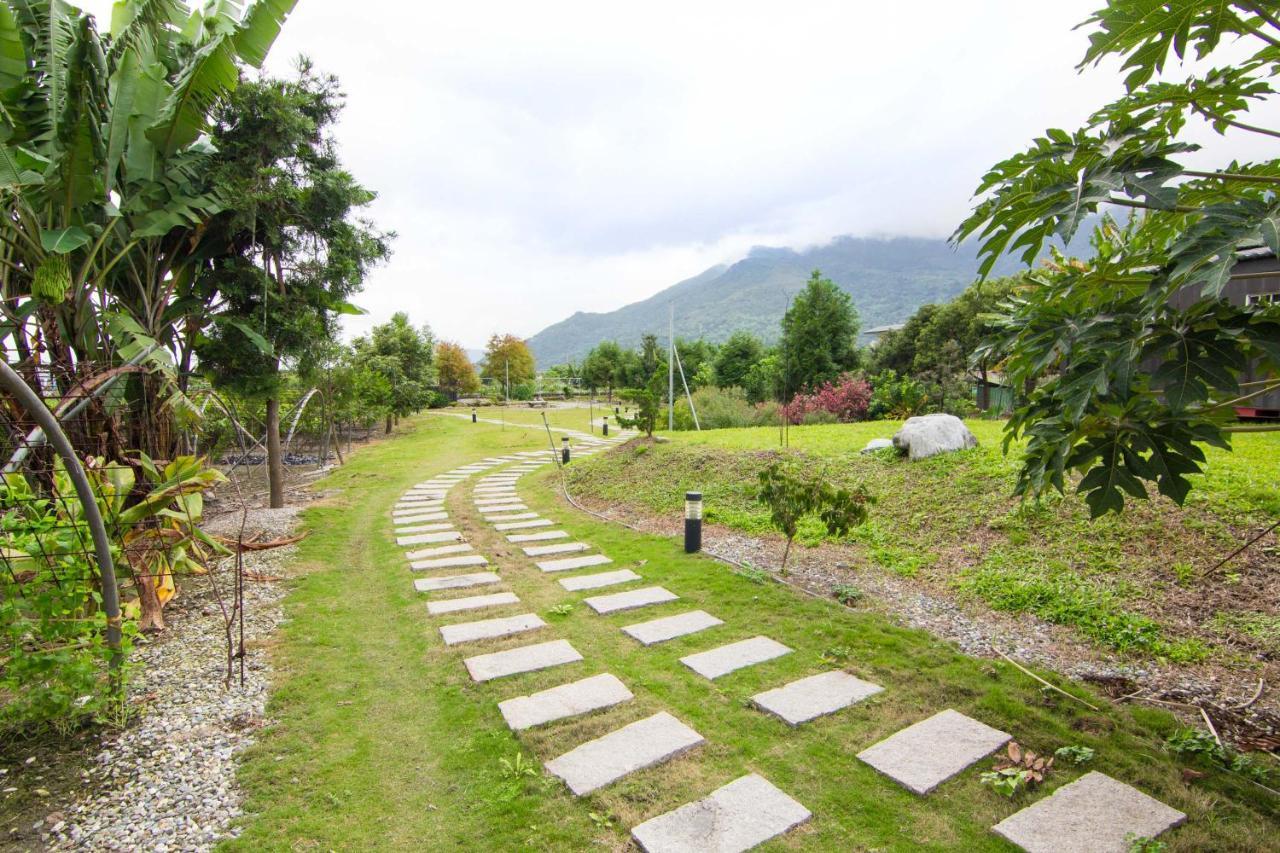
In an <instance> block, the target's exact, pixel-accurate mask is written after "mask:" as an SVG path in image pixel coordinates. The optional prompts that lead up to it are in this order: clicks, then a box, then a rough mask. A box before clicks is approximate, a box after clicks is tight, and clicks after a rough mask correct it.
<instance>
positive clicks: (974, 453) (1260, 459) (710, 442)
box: [571, 420, 1280, 663]
mask: <svg viewBox="0 0 1280 853" xmlns="http://www.w3.org/2000/svg"><path fill="white" fill-rule="evenodd" d="M899 425H900V424H899V423H897V422H892V421H879V422H867V423H857V424H833V425H821V426H808V427H795V428H792V429H791V430H790V431H789V442H790V447H789V449H788V450H786V451H783V450H780V448H779V432H778V430H777V429H774V428H754V429H730V430H708V431H705V432H701V433H696V432H695V433H675V434H671V435H669V436H668V438H670V441H669V442H667V443H661V444H656V445H638V446H635V447H633V448H632V449H630V450H626V449H624V450H623V451H621V452H620V453H617V454H611V455H609V456H608V457H599V458H596V459H592V460H588V461H587V462H586V463H585V464H583V465H581V466H575V467H574V468H572V469H571V483H572V487H573V489H574V491H575V493H577V494H580V495H583V496H586V497H590V498H595V499H598V500H603V501H609V502H613V503H622V504H627V505H630V506H632V507H634V508H638V509H641V510H644V511H647V512H650V513H654V514H659V515H667V514H671V513H675V512H678V511H679V507H680V503H681V500H682V498H683V493H684V491H685V490H687V489H699V490H701V491H702V492H703V494H704V501H705V516H706V518H707V519H708V521H710V522H712V523H718V524H723V525H726V526H728V527H732V528H734V529H737V530H741V531H744V532H746V533H749V534H752V535H756V536H768V535H772V528H771V526H770V523H769V518H768V514H767V512H766V510H765V508H764V507H763V506H761V505H760V504H759V503H757V502H756V501H755V489H756V484H755V477H756V473H757V472H758V471H759V470H760V469H762V468H763V467H764V466H765V465H767V464H768V463H769V461H770V460H772V459H774V458H776V457H777V456H778V454H780V453H789V454H794V455H798V456H801V457H803V458H804V459H805V460H806V466H807V467H808V468H809V469H811V470H813V471H815V472H816V473H818V474H819V475H820V476H822V477H824V478H825V479H827V480H829V481H831V482H834V483H837V484H852V483H862V484H865V485H866V486H867V487H868V489H869V490H870V491H871V493H872V494H873V495H874V496H875V497H876V503H875V505H874V506H873V507H872V508H871V515H870V518H869V520H868V521H867V522H866V523H865V524H863V525H862V526H860V527H858V528H855V529H854V530H853V531H851V532H850V533H849V534H848V535H847V536H845V537H844V538H843V539H842V540H840V541H839V543H838V544H842V545H846V546H848V547H849V548H850V550H851V551H852V555H853V560H852V561H853V563H854V565H855V566H867V567H878V568H881V569H884V570H887V571H890V572H893V573H894V574H897V575H900V576H903V577H909V578H917V579H919V580H920V581H921V582H923V583H928V584H932V585H933V586H935V587H937V588H938V589H939V590H950V591H954V592H956V593H957V594H960V595H962V596H967V597H970V598H972V599H975V600H981V601H984V602H985V603H986V604H987V605H988V606H990V607H993V608H995V609H1000V610H1006V611H1010V612H1026V613H1033V614H1035V615H1037V616H1039V617H1041V618H1043V619H1046V620H1048V621H1051V622H1054V623H1057V624H1062V625H1068V626H1072V627H1074V628H1076V629H1078V630H1079V631H1080V632H1081V633H1082V634H1083V635H1084V636H1085V637H1087V638H1089V639H1090V640H1092V641H1094V642H1096V643H1098V644H1099V645H1101V646H1104V647H1107V648H1111V649H1114V650H1117V651H1121V652H1126V653H1133V654H1137V655H1142V656H1148V657H1156V658H1163V659H1167V660H1171V661H1175V662H1183V663H1186V662H1195V661H1198V660H1203V659H1205V658H1207V657H1209V656H1211V654H1212V652H1211V648H1210V647H1211V646H1213V645H1214V644H1220V643H1221V640H1222V639H1223V638H1224V630H1223V624H1222V623H1221V622H1218V623H1216V624H1214V625H1210V624H1208V620H1209V619H1210V618H1211V616H1212V613H1211V612H1205V613H1199V614H1197V610H1198V609H1199V608H1200V607H1201V606H1203V605H1202V604H1201V603H1200V602H1197V601H1195V600H1194V596H1191V595H1189V594H1190V593H1194V592H1195V591H1196V590H1197V589H1200V588H1203V586H1204V585H1208V584H1212V585H1213V587H1214V593H1215V596H1214V597H1215V598H1217V599H1219V601H1220V603H1221V602H1222V601H1223V600H1224V599H1225V603H1226V604H1227V606H1228V609H1230V608H1231V605H1232V602H1234V601H1238V602H1239V606H1241V607H1245V606H1249V604H1250V602H1251V601H1252V600H1254V599H1256V598H1258V597H1260V596H1261V597H1264V598H1265V597H1269V594H1270V593H1269V587H1268V581H1267V580H1266V576H1267V572H1266V571H1265V568H1264V567H1263V566H1261V565H1260V564H1259V565H1255V566H1253V567H1252V570H1251V569H1250V566H1251V564H1250V562H1249V561H1250V560H1251V559H1256V558H1257V553H1258V552H1254V553H1252V554H1250V555H1248V556H1247V557H1246V558H1244V559H1243V560H1241V561H1239V562H1238V563H1237V564H1235V565H1233V567H1232V572H1229V573H1228V574H1227V579H1228V581H1229V582H1228V583H1226V584H1221V583H1218V582H1217V581H1212V580H1211V581H1206V580H1204V579H1203V578H1201V577H1200V571H1201V570H1203V569H1204V568H1206V567H1207V566H1210V565H1212V564H1213V563H1214V562H1216V561H1217V560H1218V559H1219V558H1220V557H1222V556H1224V555H1225V554H1226V553H1228V552H1229V551H1231V550H1232V549H1233V548H1234V547H1235V545H1236V544H1238V542H1239V540H1240V539H1241V538H1242V536H1243V535H1244V534H1245V531H1246V530H1247V529H1248V528H1249V527H1250V526H1256V525H1259V524H1262V523H1265V522H1269V521H1270V520H1271V519H1272V518H1273V517H1274V516H1275V515H1277V514H1280V500H1278V499H1277V498H1276V494H1275V489H1274V483H1275V482H1276V480H1277V479H1278V478H1280V436H1275V435H1271V434H1246V435H1239V436H1237V437H1236V439H1235V442H1234V449H1235V452H1234V453H1227V452H1224V451H1221V450H1217V449H1213V448H1208V449H1207V450H1206V454H1207V457H1208V464H1207V467H1206V471H1205V473H1204V474H1203V475H1202V476H1198V477H1196V478H1195V479H1196V488H1195V490H1194V491H1193V493H1192V499H1191V500H1190V501H1188V505H1187V506H1186V507H1181V508H1180V507H1177V506H1175V505H1174V504H1173V503H1171V502H1170V501H1168V500H1166V499H1163V498H1157V499H1156V500H1153V501H1150V502H1143V501H1133V502H1130V504H1129V506H1128V508H1127V509H1126V511H1125V512H1124V514H1123V515H1119V516H1116V515H1111V516H1106V517H1104V518H1100V519H1090V518H1089V514H1088V511H1087V508H1086V507H1085V506H1084V503H1083V501H1081V500H1079V499H1078V498H1076V497H1075V496H1074V495H1068V496H1067V497H1060V496H1057V495H1051V496H1048V497H1046V498H1044V499H1043V500H1041V501H1039V502H1028V503H1021V502H1019V501H1018V500H1016V499H1015V498H1013V497H1012V492H1013V487H1014V483H1015V479H1016V474H1017V469H1018V459H1017V454H1016V448H1015V452H1013V453H1011V454H1010V455H1009V456H1005V455H1004V454H1003V453H1002V452H1001V439H1002V437H1003V436H1002V429H1003V424H1002V423H1000V422H996V421H982V420H979V421H970V422H969V427H970V429H971V430H972V431H973V432H974V434H975V435H976V437H977V438H978V440H979V447H978V448H976V449H974V450H970V451H964V452H961V453H954V454H947V455H944V456H938V457H934V458H932V459H928V460H923V461H921V462H915V463H912V462H908V461H905V460H903V459H901V458H899V457H897V456H896V455H895V454H893V453H892V452H880V453H876V454H869V455H863V454H861V453H860V452H859V451H860V450H861V448H862V447H863V446H864V445H865V444H866V442H867V441H868V440H869V439H872V438H877V437H887V436H891V435H892V434H893V433H894V432H895V431H896V430H897V428H898V426H899ZM798 541H799V542H800V543H801V544H802V545H810V546H812V545H818V544H821V543H824V542H827V541H829V537H828V535H827V533H826V531H825V529H824V528H823V526H822V525H821V524H820V523H819V522H818V521H817V520H816V519H808V520H806V522H805V523H803V524H802V525H801V529H800V535H799V537H798ZM1187 611H1191V613H1192V614H1193V618H1192V619H1188V618H1187ZM1225 635H1226V637H1227V638H1228V639H1229V638H1231V637H1232V636H1239V631H1234V629H1232V628H1231V627H1230V626H1227V629H1226V631H1225ZM1224 654H1227V655H1228V656H1234V655H1235V653H1234V652H1231V653H1224Z"/></svg>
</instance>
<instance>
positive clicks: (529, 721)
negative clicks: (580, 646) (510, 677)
mask: <svg viewBox="0 0 1280 853" xmlns="http://www.w3.org/2000/svg"><path fill="white" fill-rule="evenodd" d="M634 698H635V697H634V696H633V695H632V693H631V691H630V690H628V689H627V686H626V685H625V684H623V683H622V682H621V681H620V680H619V679H618V677H617V676H616V675H610V674H609V673H607V672H606V673H604V674H602V675H593V676H591V677H590V678H584V679H582V680H581V681H571V682H569V683H568V684H561V685H560V686H559V687H552V688H551V689H549V690H542V691H540V692H538V693H533V694H531V695H529V696H517V697H516V698H514V699H508V700H506V701H505V702H499V703H498V710H499V711H501V712H502V718H503V719H504V720H506V721H507V726H508V727H510V728H511V730H512V731H517V732H518V731H523V730H524V729H530V728H533V727H534V726H541V725H545V724H546V723H553V722H555V721H556V720H563V719H565V718H566V717H576V716H578V715H580V714H586V713H589V712H591V711H598V710H600V709H601V708H611V707H613V706H614V705H618V704H621V703H622V702H630V701H631V700H632V699H634Z"/></svg>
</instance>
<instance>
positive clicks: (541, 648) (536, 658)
mask: <svg viewBox="0 0 1280 853" xmlns="http://www.w3.org/2000/svg"><path fill="white" fill-rule="evenodd" d="M580 660H582V655H580V654H578V650H577V649H575V648H574V647H573V646H571V645H569V641H568V640H552V641H550V642H548V643H537V644H536V645H532V646H520V647H518V648H514V649H507V650H506V651H503V652H493V653H491V654H487V655H476V656H475V657H471V658H467V659H466V660H464V661H463V663H464V664H466V667H467V672H469V673H470V674H471V680H472V681H492V680H493V679H495V678H504V677H506V676H508V675H518V674H520V673H522V672H534V671H536V670H539V669H550V668H551V667H553V666H561V665H562V664H566V663H575V662H577V661H580Z"/></svg>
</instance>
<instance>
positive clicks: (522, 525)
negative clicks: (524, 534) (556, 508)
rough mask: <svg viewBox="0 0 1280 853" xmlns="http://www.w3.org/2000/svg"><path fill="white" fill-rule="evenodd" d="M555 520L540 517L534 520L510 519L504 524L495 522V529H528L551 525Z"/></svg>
mask: <svg viewBox="0 0 1280 853" xmlns="http://www.w3.org/2000/svg"><path fill="white" fill-rule="evenodd" d="M553 523H554V522H552V521H551V520H550V519H546V518H538V519H534V520H533V521H508V522H505V523H503V524H495V525H494V526H493V529H494V530H528V529H529V528H532V527H550V526H551V525H552V524H553Z"/></svg>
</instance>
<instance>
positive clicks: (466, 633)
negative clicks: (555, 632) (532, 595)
mask: <svg viewBox="0 0 1280 853" xmlns="http://www.w3.org/2000/svg"><path fill="white" fill-rule="evenodd" d="M546 626H547V623H546V622H543V621H542V617H540V616H538V614H536V613H521V614H520V615H519V616H500V617H498V618H497V619H481V620H480V621H479V622H463V623H461V624H459V625H443V626H441V628H440V638H441V639H442V640H444V644H445V645H446V646H456V645H458V644H459V643H474V642H475V641H477V640H493V639H497V638H498V637H510V636H512V635H513V634H523V633H525V632H526V631H536V630H537V629H539V628H545V627H546Z"/></svg>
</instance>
